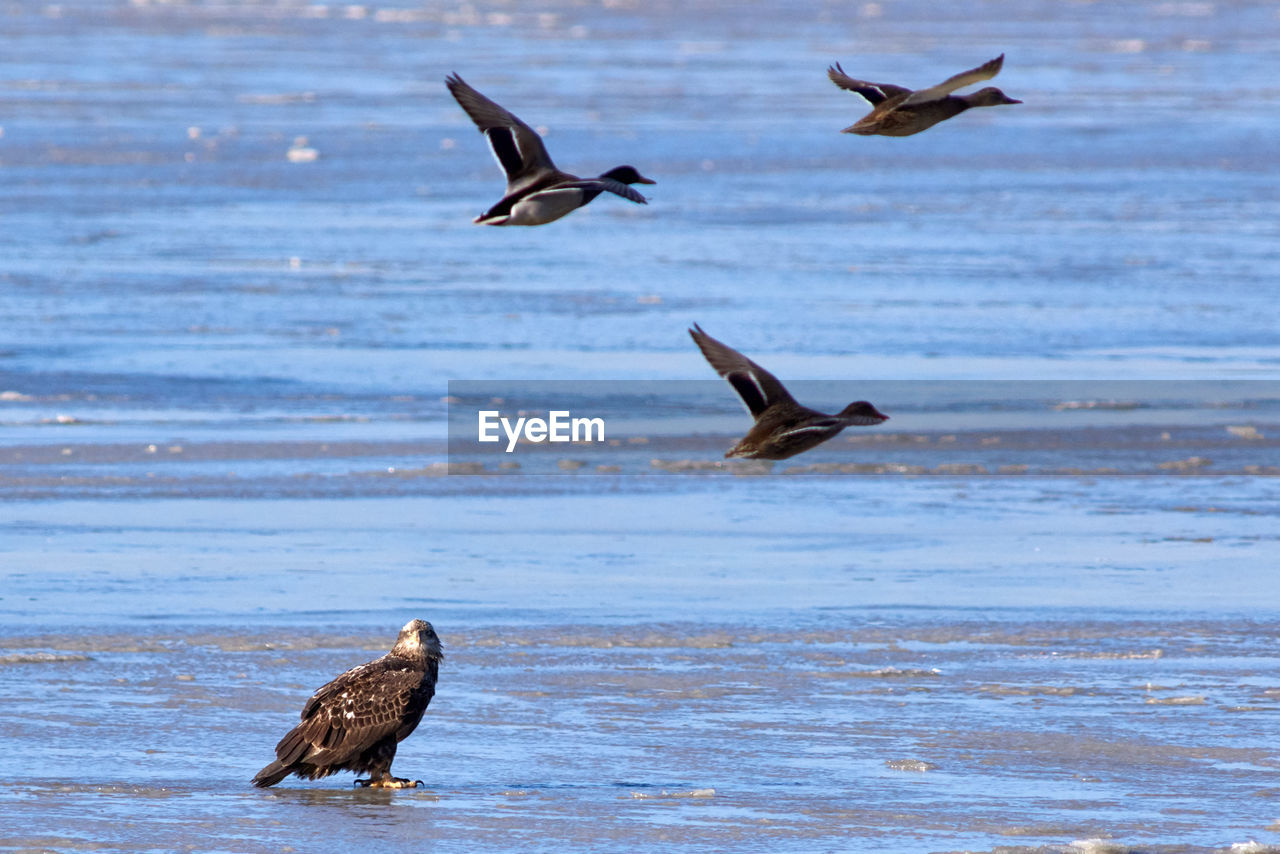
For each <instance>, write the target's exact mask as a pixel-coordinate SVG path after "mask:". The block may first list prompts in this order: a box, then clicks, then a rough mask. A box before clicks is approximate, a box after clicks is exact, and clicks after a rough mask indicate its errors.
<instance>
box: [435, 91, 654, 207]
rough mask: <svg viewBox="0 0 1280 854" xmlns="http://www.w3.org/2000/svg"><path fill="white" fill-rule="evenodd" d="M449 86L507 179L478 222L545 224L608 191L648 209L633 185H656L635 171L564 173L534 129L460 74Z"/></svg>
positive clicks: (627, 167)
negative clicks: (498, 197)
mask: <svg viewBox="0 0 1280 854" xmlns="http://www.w3.org/2000/svg"><path fill="white" fill-rule="evenodd" d="M444 82H445V85H446V86H448V87H449V91H450V92H451V93H452V94H453V97H454V98H455V99H456V100H457V102H458V105H459V106H461V107H462V109H464V110H466V111H467V115H468V116H470V117H471V120H472V121H473V122H475V123H476V127H478V128H480V132H481V133H483V134H484V136H485V139H487V140H489V148H491V149H492V150H493V156H494V158H496V159H497V161H498V165H499V166H501V167H502V171H503V172H505V173H506V175H507V194H506V195H505V196H503V197H502V200H501V201H499V202H498V203H497V204H496V205H494V206H493V207H491V208H489V210H487V211H485V212H484V213H482V214H481V215H480V216H478V217H476V219H475V221H476V222H477V223H478V224H480V225H543V224H544V223H548V222H553V221H554V220H557V219H559V218H560V217H562V216H564V215H565V214H567V213H569V212H571V211H574V210H577V209H578V208H580V207H582V206H583V205H585V204H587V203H588V202H590V201H591V200H592V199H594V198H595V197H596V196H598V195H600V194H601V193H603V192H609V193H613V194H614V195H618V196H622V198H624V199H627V200H628V201H632V202H636V203H637V204H641V205H644V204H648V200H647V199H646V198H645V197H644V196H642V195H640V194H639V193H637V192H636V191H635V190H633V189H631V187H630V186H628V185H630V184H655V183H657V182H656V181H651V180H649V179H648V178H646V177H644V176H643V175H641V174H640V173H639V172H637V171H636V169H635V167H634V166H619V167H617V168H616V169H610V170H609V171H608V172H605V173H604V174H603V175H600V176H599V177H597V178H579V177H578V176H577V175H570V174H569V173H568V172H561V171H560V170H559V169H557V168H556V165H555V164H554V163H552V162H551V155H549V154H547V148H546V146H545V145H543V144H542V137H540V136H538V134H537V133H536V132H535V131H534V129H533V128H531V127H529V126H528V125H527V124H525V123H524V122H522V121H520V119H518V118H516V117H515V116H514V115H512V114H511V113H510V112H508V111H507V110H505V109H503V108H502V107H500V106H498V105H497V104H495V103H494V102H493V101H490V100H489V99H488V98H486V97H485V96H484V95H481V94H480V93H479V92H477V91H476V90H475V89H472V88H471V87H470V86H469V85H467V83H466V81H464V80H463V79H462V78H461V77H459V76H458V75H457V74H451V75H450V76H448V77H446V78H445V81H444Z"/></svg>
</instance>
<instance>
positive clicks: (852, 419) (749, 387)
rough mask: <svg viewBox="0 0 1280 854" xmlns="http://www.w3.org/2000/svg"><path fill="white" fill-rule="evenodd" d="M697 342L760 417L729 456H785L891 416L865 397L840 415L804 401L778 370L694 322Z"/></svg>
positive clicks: (719, 372)
mask: <svg viewBox="0 0 1280 854" xmlns="http://www.w3.org/2000/svg"><path fill="white" fill-rule="evenodd" d="M689 335H690V336H692V338H693V342H694V343H695V344H697V345H698V349H699V350H701V351H702V355H703V356H705V357H706V358H707V361H708V362H709V363H710V364H711V367H713V368H715V371H716V373H717V374H719V375H720V376H722V377H724V378H725V379H726V380H728V381H729V385H731V386H733V388H734V390H735V391H737V392H738V395H739V396H740V397H741V398H742V402H743V403H745V404H746V405H747V409H749V410H750V411H751V415H752V416H753V417H754V418H755V419H756V423H755V424H754V425H752V427H751V429H750V430H749V431H747V435H746V436H743V437H742V439H740V440H739V441H738V443H737V444H736V445H734V446H733V447H732V448H730V449H729V450H728V451H727V452H726V453H725V456H726V457H744V458H746V459H752V460H785V459H787V458H788V457H794V456H795V455H796V454H799V453H802V452H804V451H807V450H809V449H810V448H813V447H816V446H818V445H821V444H822V443H823V442H825V441H827V440H828V439H831V438H833V437H834V436H835V435H836V434H837V433H839V432H840V431H841V430H843V429H844V428H846V427H866V426H869V425H872V424H881V423H883V422H885V421H888V420H889V416H888V415H885V414H884V413H883V412H881V411H880V410H878V409H876V408H875V407H874V406H872V405H871V404H870V403H867V402H866V401H865V400H859V401H856V402H854V403H851V404H849V405H848V406H846V407H845V408H844V409H842V410H841V411H840V412H838V413H837V414H835V415H827V414H826V413H823V412H818V411H817V410H816V409H810V408H809V407H807V406H801V405H800V404H799V403H797V402H796V399H795V398H794V397H792V396H791V393H790V392H788V391H787V390H786V388H784V387H783V385H782V383H781V382H779V381H778V378H777V377H775V376H774V375H773V374H771V373H769V372H768V371H766V370H765V369H764V368H762V367H760V366H759V365H757V364H756V363H755V362H753V361H751V360H750V359H748V358H747V357H746V356H744V355H742V354H741V353H739V352H738V351H737V350H735V349H733V348H732V347H730V346H728V345H727V344H724V343H722V342H720V341H717V340H716V339H714V338H712V337H711V336H710V335H708V334H707V333H705V332H703V331H702V327H700V326H698V324H696V323H695V324H694V325H693V328H692V329H690V330H689Z"/></svg>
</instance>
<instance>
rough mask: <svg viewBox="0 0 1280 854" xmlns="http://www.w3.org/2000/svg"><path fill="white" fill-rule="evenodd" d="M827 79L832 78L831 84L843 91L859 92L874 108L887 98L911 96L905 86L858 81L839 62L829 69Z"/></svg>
mask: <svg viewBox="0 0 1280 854" xmlns="http://www.w3.org/2000/svg"><path fill="white" fill-rule="evenodd" d="M827 77H829V78H831V82H832V83H834V84H836V85H837V86H839V87H840V88H841V89H847V90H848V91H850V92H857V93H858V94H859V95H861V96H862V97H864V98H866V99H867V100H868V101H869V102H870V103H871V105H872V106H877V105H879V104H880V102H882V101H884V100H885V99H887V98H896V97H898V96H900V95H910V94H911V90H910V89H907V88H906V87H903V86H894V85H893V84H892V83H872V82H871V81H869V80H856V79H854V78H852V77H850V76H849V75H848V74H846V73H845V71H844V69H843V68H841V67H840V63H838V62H837V63H836V64H835V65H833V66H831V67H829V68H828V69H827Z"/></svg>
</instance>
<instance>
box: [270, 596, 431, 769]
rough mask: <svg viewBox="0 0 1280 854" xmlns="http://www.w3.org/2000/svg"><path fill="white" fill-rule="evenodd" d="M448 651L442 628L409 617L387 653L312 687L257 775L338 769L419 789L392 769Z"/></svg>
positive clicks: (424, 709)
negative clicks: (438, 632) (438, 634)
mask: <svg viewBox="0 0 1280 854" xmlns="http://www.w3.org/2000/svg"><path fill="white" fill-rule="evenodd" d="M443 659H444V652H443V650H442V649H441V646H440V638H438V637H436V630H435V629H433V628H432V627H431V624H430V623H428V622H426V621H425V620H410V621H409V622H408V623H406V624H405V627H404V628H403V629H401V630H400V636H399V637H397V638H396V643H395V646H393V647H391V652H389V653H387V654H386V655H384V656H382V658H379V659H376V660H374V661H370V662H369V663H368V664H362V665H360V666H359V667H353V668H351V669H350V670H348V671H347V672H346V673H344V674H342V675H341V676H339V677H338V678H337V679H334V680H333V681H332V682H330V683H329V684H328V685H325V686H324V687H323V688H321V689H320V690H319V691H316V692H315V693H314V694H312V695H311V699H310V700H307V704H306V705H305V706H303V707H302V723H300V724H298V725H297V726H296V727H294V728H293V729H291V730H290V731H289V734H288V735H286V736H285V737H284V738H282V739H280V743H279V744H277V745H276V759H275V761H274V762H272V763H271V764H270V765H268V766H267V767H266V768H263V769H262V770H261V771H259V772H258V773H257V775H256V776H254V778H253V785H255V786H258V787H260V788H266V787H267V786H274V785H275V784H276V783H279V782H280V781H281V780H283V779H284V778H285V777H288V776H289V775H290V774H297V775H298V776H299V777H302V778H304V779H308V780H318V779H319V778H321V777H328V776H329V775H330V774H336V773H338V772H339V771H354V772H355V773H357V774H363V773H367V774H369V779H368V780H356V785H358V786H368V787H371V788H375V789H412V788H415V787H416V786H419V785H421V783H420V782H419V781H414V780H404V779H401V778H399V777H392V776H391V761H392V760H393V759H395V756H396V745H398V744H399V743H400V742H401V741H403V740H404V739H406V738H407V737H408V736H409V733H411V732H413V729H414V727H416V726H417V725H418V721H420V720H421V719H422V713H423V712H425V711H426V710H427V704H428V703H430V702H431V697H432V696H433V695H434V694H435V692H436V678H437V676H438V675H439V673H440V662H441V661H442V660H443Z"/></svg>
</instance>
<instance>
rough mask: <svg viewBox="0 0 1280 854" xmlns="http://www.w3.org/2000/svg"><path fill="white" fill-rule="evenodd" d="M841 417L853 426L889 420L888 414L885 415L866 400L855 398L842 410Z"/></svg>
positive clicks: (866, 425)
mask: <svg viewBox="0 0 1280 854" xmlns="http://www.w3.org/2000/svg"><path fill="white" fill-rule="evenodd" d="M839 418H841V419H842V420H844V421H845V422H847V423H848V424H849V425H850V426H853V427H869V426H870V425H872V424H881V423H883V422H885V421H888V420H889V416H888V415H885V414H884V413H883V412H881V411H880V410H879V409H876V408H875V407H874V406H872V405H871V404H870V403H867V402H866V401H865V400H855V401H854V402H853V403H851V404H849V405H848V406H846V407H845V408H844V409H842V410H840V415H839Z"/></svg>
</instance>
